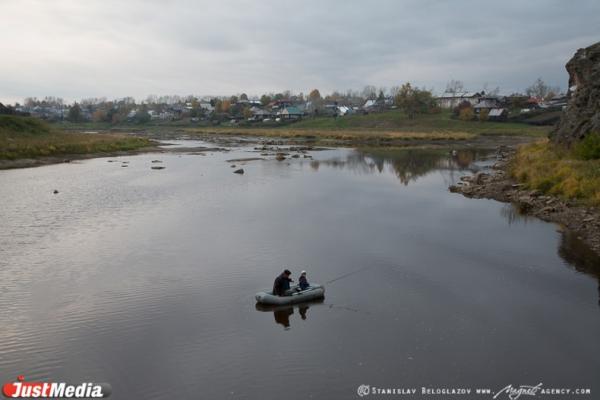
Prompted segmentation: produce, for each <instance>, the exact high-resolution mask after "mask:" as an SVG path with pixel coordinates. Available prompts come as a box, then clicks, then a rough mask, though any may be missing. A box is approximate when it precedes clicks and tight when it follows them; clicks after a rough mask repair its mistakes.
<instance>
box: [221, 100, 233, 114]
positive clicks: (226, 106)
mask: <svg viewBox="0 0 600 400" xmlns="http://www.w3.org/2000/svg"><path fill="white" fill-rule="evenodd" d="M230 108H231V100H223V101H222V102H221V110H222V112H224V113H227V112H229V109H230Z"/></svg>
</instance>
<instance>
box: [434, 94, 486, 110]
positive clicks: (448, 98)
mask: <svg viewBox="0 0 600 400" xmlns="http://www.w3.org/2000/svg"><path fill="white" fill-rule="evenodd" d="M481 97H482V95H481V94H480V93H477V92H474V93H473V92H460V93H451V92H444V93H443V94H442V95H441V96H438V97H437V98H436V100H437V103H438V105H439V106H440V107H441V108H445V109H450V110H451V109H453V108H455V107H457V106H458V105H459V104H460V103H462V102H463V101H467V102H469V103H470V104H471V106H475V105H476V104H477V103H479V99H480V98H481Z"/></svg>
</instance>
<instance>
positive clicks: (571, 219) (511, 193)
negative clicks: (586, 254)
mask: <svg viewBox="0 0 600 400" xmlns="http://www.w3.org/2000/svg"><path fill="white" fill-rule="evenodd" d="M514 154H515V148H514V147H508V146H500V147H498V149H497V151H496V163H495V164H494V165H493V166H492V168H491V170H490V171H489V172H481V171H480V172H477V173H475V174H474V175H470V176H463V177H461V179H460V182H459V183H457V184H456V185H452V186H450V187H449V190H450V191H451V192H453V193H461V194H463V195H464V196H466V197H471V198H476V199H480V198H486V199H494V200H498V201H502V202H506V203H512V204H514V205H515V206H516V208H517V210H518V211H519V212H520V213H522V214H525V215H532V216H535V217H537V218H540V219H542V220H544V221H548V222H554V223H558V224H560V225H562V226H563V227H564V228H566V229H568V230H570V231H571V232H573V233H575V234H576V235H577V237H578V238H580V239H581V240H583V241H584V242H585V243H586V244H588V245H589V246H590V248H592V250H594V252H596V253H597V254H599V255H600V210H598V209H595V208H592V207H585V206H581V205H577V204H576V202H574V201H572V200H564V199H561V198H558V197H555V196H550V195H545V194H542V193H541V192H540V191H538V190H529V189H527V188H525V185H523V184H520V183H518V182H516V181H515V180H514V179H512V178H511V177H510V175H509V172H508V167H509V163H510V160H511V158H512V156H513V155H514Z"/></svg>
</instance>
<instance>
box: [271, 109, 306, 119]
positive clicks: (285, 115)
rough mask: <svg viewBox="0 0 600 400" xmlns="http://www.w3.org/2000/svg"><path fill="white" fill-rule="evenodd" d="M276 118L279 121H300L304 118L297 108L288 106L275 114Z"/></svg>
mask: <svg viewBox="0 0 600 400" xmlns="http://www.w3.org/2000/svg"><path fill="white" fill-rule="evenodd" d="M277 116H278V117H280V118H281V119H300V118H302V117H303V116H304V112H303V111H302V110H300V109H299V108H298V107H294V106H289V107H285V108H284V109H283V110H281V111H279V112H277Z"/></svg>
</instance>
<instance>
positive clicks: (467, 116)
mask: <svg viewBox="0 0 600 400" xmlns="http://www.w3.org/2000/svg"><path fill="white" fill-rule="evenodd" d="M474 117H475V113H474V112H473V107H467V108H463V109H462V110H460V114H459V115H458V118H459V119H460V120H461V121H471V120H472V119H473V118H474Z"/></svg>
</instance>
